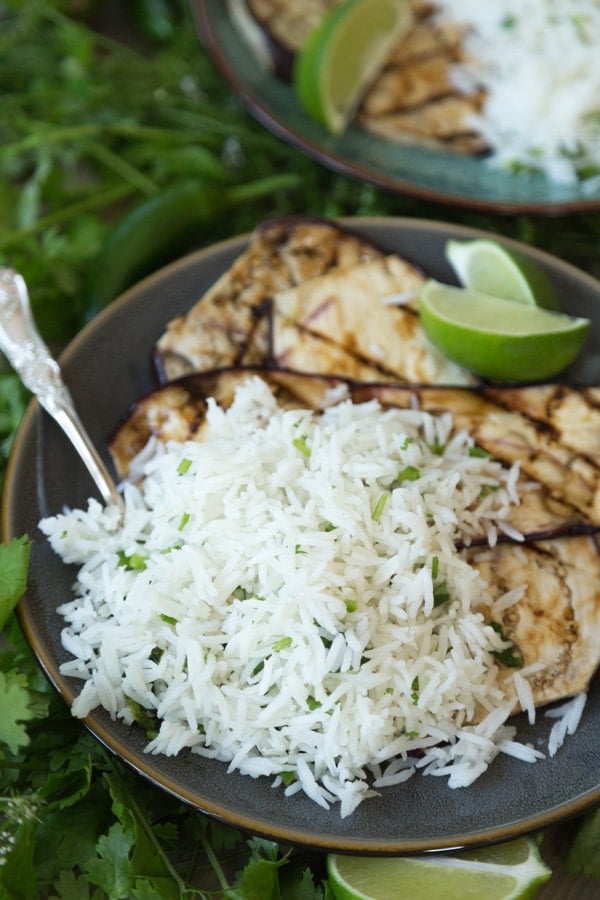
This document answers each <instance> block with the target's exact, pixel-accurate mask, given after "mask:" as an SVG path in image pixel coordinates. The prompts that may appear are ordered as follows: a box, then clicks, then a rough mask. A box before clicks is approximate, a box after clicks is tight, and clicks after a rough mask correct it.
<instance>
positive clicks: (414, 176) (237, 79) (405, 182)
mask: <svg viewBox="0 0 600 900" xmlns="http://www.w3.org/2000/svg"><path fill="white" fill-rule="evenodd" d="M190 5H191V8H192V12H193V15H194V19H195V22H196V27H197V30H198V33H199V35H200V38H201V40H202V43H203V44H204V47H205V49H206V52H207V53H208V55H209V56H210V58H211V59H212V61H213V63H214V64H215V66H216V67H217V69H218V70H219V71H220V73H221V74H222V75H223V77H224V78H225V79H226V80H227V81H228V82H229V84H230V85H231V87H232V89H233V91H234V92H235V93H236V95H237V96H238V98H239V100H240V102H241V103H242V104H243V105H244V106H245V107H246V109H247V110H248V111H249V112H250V113H251V114H252V115H253V116H254V118H255V119H257V121H258V122H260V123H261V124H262V125H264V126H265V128H267V129H269V131H271V132H272V133H273V134H275V135H277V137H279V138H281V139H282V140H284V141H286V142H287V143H289V144H291V145H292V146H294V147H296V148H297V149H299V150H301V151H302V152H304V153H306V154H307V155H308V156H310V157H312V158H313V159H314V160H316V161H317V162H319V163H321V164H322V165H323V166H326V167H328V168H330V169H332V170H334V171H335V172H338V173H340V174H342V175H348V176H351V177H354V178H357V179H360V180H362V181H367V182H370V183H371V184H374V185H376V186H377V187H379V188H382V189H384V190H388V191H391V192H394V193H399V194H406V195H408V196H412V197H417V198H421V199H423V200H426V201H429V202H435V203H444V204H448V205H451V206H455V207H462V208H465V209H467V208H471V209H477V210H481V211H486V212H491V213H504V214H511V215H516V214H538V215H559V214H563V215H564V214H566V213H577V212H592V211H595V210H600V185H596V189H595V191H593V192H590V191H589V190H586V189H585V188H584V187H583V185H582V184H575V185H564V184H556V183H554V182H552V181H550V180H549V179H548V178H546V177H545V176H543V175H542V174H535V173H527V172H519V173H512V172H505V171H501V170H499V169H495V168H492V167H491V166H490V164H489V163H488V162H487V161H486V160H485V158H474V157H468V156H462V155H459V154H457V153H453V152H443V151H438V150H432V149H429V148H425V147H419V146H409V145H403V144H396V143H391V142H388V141H386V140H383V139H380V138H377V137H374V136H372V135H370V134H368V133H367V132H366V131H363V130H361V129H360V128H358V127H356V126H350V127H349V128H348V129H347V131H346V132H345V134H343V135H342V136H340V137H333V136H332V135H330V134H329V133H328V132H327V131H326V129H325V128H323V127H322V126H321V125H319V123H318V122H315V121H313V120H312V119H311V118H310V117H309V116H307V115H306V114H305V113H304V112H303V111H302V109H301V108H300V106H299V104H298V102H297V100H296V98H295V96H294V92H293V89H292V88H291V86H290V85H289V84H288V83H287V82H285V81H282V80H281V79H279V78H277V77H276V76H274V75H272V74H271V73H269V72H266V71H265V70H264V69H262V68H261V67H260V66H259V65H258V63H257V62H256V60H255V58H254V56H253V54H252V52H251V51H250V50H249V48H248V46H247V44H246V43H245V41H244V40H243V39H242V38H241V37H240V34H239V32H238V31H237V29H236V28H235V27H234V25H233V24H232V22H231V20H230V18H229V14H228V11H227V10H228V4H227V0H190Z"/></svg>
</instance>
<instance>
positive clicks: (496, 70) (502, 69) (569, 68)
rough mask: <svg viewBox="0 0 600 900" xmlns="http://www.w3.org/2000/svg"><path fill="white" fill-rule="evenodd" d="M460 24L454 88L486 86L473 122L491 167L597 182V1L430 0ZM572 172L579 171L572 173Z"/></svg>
mask: <svg viewBox="0 0 600 900" xmlns="http://www.w3.org/2000/svg"><path fill="white" fill-rule="evenodd" d="M436 6H437V7H439V9H440V11H441V15H442V17H443V18H445V19H448V20H450V21H452V22H456V23H458V24H459V25H461V26H463V27H464V28H465V29H466V32H467V33H466V38H465V41H464V44H463V46H464V48H465V49H466V51H467V54H468V59H467V61H466V62H464V63H463V64H461V65H459V66H457V67H456V70H455V76H456V83H457V86H458V87H459V88H461V89H467V90H472V89H473V88H476V87H483V88H484V89H485V90H486V92H487V95H488V96H487V101H486V103H485V106H484V109H483V114H482V115H481V116H480V117H478V119H477V120H476V122H475V125H476V127H477V129H478V131H479V132H480V133H481V134H482V135H483V137H484V138H485V140H486V141H487V143H488V145H489V146H490V147H491V148H492V150H493V159H492V161H493V163H494V164H497V165H502V166H504V165H511V166H515V165H517V166H526V167H533V168H534V169H541V170H543V171H545V172H546V174H547V175H548V176H549V177H550V178H551V179H553V180H554V181H556V182H564V183H573V182H575V181H576V180H577V179H578V177H579V175H581V177H583V175H582V173H585V172H590V171H591V172H593V173H595V174H594V175H593V176H592V177H590V178H589V182H588V184H589V188H590V190H596V189H597V188H598V181H599V180H600V175H599V173H600V4H599V3H598V2H597V0H527V2H523V0H501V2H500V0H497V2H487V3H486V2H485V0H484V2H482V0H436ZM578 172H579V175H578Z"/></svg>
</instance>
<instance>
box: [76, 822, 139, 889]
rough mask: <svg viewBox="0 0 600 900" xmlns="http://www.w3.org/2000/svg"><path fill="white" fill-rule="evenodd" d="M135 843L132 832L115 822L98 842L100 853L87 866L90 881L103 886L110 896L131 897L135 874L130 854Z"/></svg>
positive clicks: (100, 886)
mask: <svg viewBox="0 0 600 900" xmlns="http://www.w3.org/2000/svg"><path fill="white" fill-rule="evenodd" d="M134 843H135V838H134V836H133V835H132V834H131V832H127V831H126V830H125V828H123V826H122V825H121V823H120V822H115V823H114V825H112V826H111V828H109V830H108V833H107V834H103V835H102V836H101V837H100V839H99V841H98V844H97V851H98V855H97V857H96V858H95V859H90V860H89V862H88V864H87V866H86V875H87V878H88V881H90V882H91V883H92V884H95V885H97V887H99V888H102V890H103V891H105V892H106V893H107V894H108V896H109V897H129V896H131V887H132V883H133V874H132V868H131V861H130V859H129V854H130V852H131V850H132V848H133V845H134Z"/></svg>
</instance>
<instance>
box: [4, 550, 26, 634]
mask: <svg viewBox="0 0 600 900" xmlns="http://www.w3.org/2000/svg"><path fill="white" fill-rule="evenodd" d="M30 549H31V545H30V543H29V538H27V537H19V538H13V540H12V541H10V542H9V543H8V544H0V631H1V630H2V629H3V628H4V626H5V624H6V621H7V619H8V617H9V616H10V614H11V612H12V611H13V609H14V608H15V606H16V605H17V603H18V602H19V600H20V599H21V597H22V595H23V593H24V591H25V588H26V587H27V570H28V567H29V553H30Z"/></svg>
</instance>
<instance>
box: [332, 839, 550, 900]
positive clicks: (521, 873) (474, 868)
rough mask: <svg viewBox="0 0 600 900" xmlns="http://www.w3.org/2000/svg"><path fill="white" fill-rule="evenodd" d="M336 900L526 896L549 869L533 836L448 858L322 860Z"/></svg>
mask: <svg viewBox="0 0 600 900" xmlns="http://www.w3.org/2000/svg"><path fill="white" fill-rule="evenodd" d="M327 872H328V875H329V884H330V886H331V889H332V891H333V895H334V897H335V898H336V900H397V898H398V897H401V898H402V900H467V898H469V897H470V898H473V900H475V898H478V900H479V898H485V900H531V898H533V897H535V895H536V894H537V893H538V891H539V889H540V887H541V886H542V884H544V882H546V881H548V879H549V878H550V876H551V874H552V872H551V870H550V869H549V868H548V867H547V866H546V865H545V863H544V862H543V860H542V858H541V856H540V852H539V850H538V846H537V844H536V842H535V841H534V840H533V838H518V839H517V840H515V841H510V842H508V843H505V844H500V845H498V847H497V848H496V847H490V848H489V850H488V849H481V850H478V851H473V852H468V853H457V854H455V855H452V856H448V855H446V854H439V855H438V854H436V855H428V856H421V857H383V858H377V857H372V856H371V857H364V856H338V855H334V854H331V855H330V856H328V858H327Z"/></svg>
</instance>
